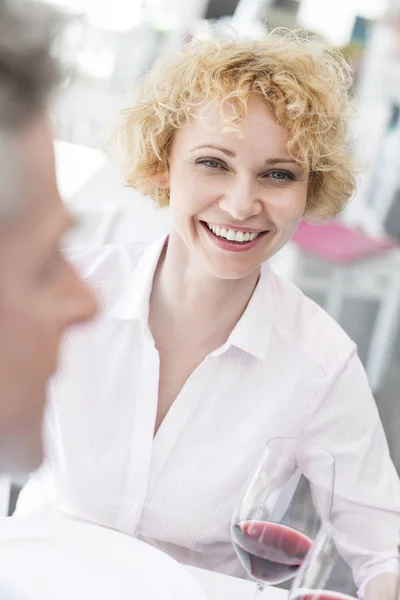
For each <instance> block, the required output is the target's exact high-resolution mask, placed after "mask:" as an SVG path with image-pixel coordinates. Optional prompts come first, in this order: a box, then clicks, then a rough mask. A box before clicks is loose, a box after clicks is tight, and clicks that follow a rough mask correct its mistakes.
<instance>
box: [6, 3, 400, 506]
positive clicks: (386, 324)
mask: <svg viewBox="0 0 400 600" xmlns="http://www.w3.org/2000/svg"><path fill="white" fill-rule="evenodd" d="M38 1H39V0H38ZM43 1H46V2H47V3H49V4H53V5H56V6H58V7H60V8H61V9H63V10H64V11H65V13H66V16H67V17H68V25H67V28H66V35H65V36H64V37H63V39H62V41H60V43H59V44H58V46H57V49H56V51H57V52H58V53H59V55H60V57H61V60H62V61H63V64H64V66H65V71H66V77H65V82H64V85H63V87H62V90H61V93H60V94H59V95H58V97H57V99H56V101H55V103H54V106H53V114H52V117H53V120H54V124H55V132H56V138H57V139H56V161H57V172H58V179H59V184H60V188H61V193H62V195H63V197H64V199H65V202H66V203H68V205H69V206H70V208H71V210H72V211H73V212H76V213H78V215H79V216H80V217H81V220H80V226H79V227H78V228H77V230H76V231H74V232H73V234H71V235H70V236H69V238H68V239H67V240H66V244H67V245H90V244H98V243H108V242H113V241H132V240H151V239H153V238H156V237H157V236H159V235H160V234H161V233H163V232H164V231H168V229H169V226H170V221H169V214H168V209H156V208H155V207H154V206H153V204H152V201H151V200H150V199H148V198H143V197H141V196H140V195H139V194H138V193H137V192H135V191H134V190H131V189H128V188H125V187H124V185H123V182H122V178H121V174H120V173H119V171H118V167H117V166H116V165H115V164H114V163H113V161H112V159H110V157H109V155H108V153H107V139H108V137H109V134H110V131H111V128H112V124H113V120H114V119H115V117H116V115H117V113H118V111H119V110H120V109H121V108H123V107H126V106H129V104H130V102H131V101H132V98H133V95H134V92H135V86H136V84H137V82H138V80H139V78H140V77H141V76H142V75H143V74H144V73H146V71H148V69H149V68H150V67H151V65H152V64H153V62H154V60H155V59H156V58H157V57H158V56H160V55H161V54H164V53H166V52H168V51H171V50H174V49H177V48H179V47H180V45H181V44H183V43H185V42H186V41H187V40H189V39H191V38H192V37H193V36H194V37H207V36H213V35H232V30H235V31H237V32H239V33H240V34H243V35H249V36H262V35H265V32H266V31H267V30H268V29H272V28H274V27H287V28H290V29H298V28H301V29H305V30H307V31H308V32H310V33H314V34H317V35H318V36H320V37H321V38H323V39H324V40H326V41H327V42H328V43H329V44H331V45H332V46H335V47H337V48H340V49H342V50H343V51H344V52H345V53H346V54H347V56H348V60H349V61H350V62H351V64H352V67H353V70H354V78H355V87H354V93H355V95H356V98H357V102H358V104H359V116H358V118H357V120H356V121H355V123H354V127H353V130H352V132H351V136H352V148H353V153H354V155H355V157H356V158H357V159H359V160H360V161H361V162H362V164H363V165H364V169H363V171H362V173H361V174H360V176H359V182H358V191H357V194H356V197H355V198H354V200H353V201H352V203H351V204H350V206H349V208H348V209H347V210H346V211H345V213H344V215H342V217H341V219H340V220H339V221H335V222H334V223H332V224H330V225H327V226H325V228H321V226H318V227H317V228H315V227H314V228H312V230H310V229H309V228H307V227H304V228H302V229H301V230H300V232H299V234H298V235H297V236H296V238H295V239H294V241H293V242H292V243H291V244H290V245H289V246H288V247H287V248H285V249H284V250H283V251H282V252H281V253H279V255H278V256H277V257H275V259H274V260H273V261H272V262H273V267H274V268H275V269H276V270H277V271H279V272H280V273H282V274H283V275H284V276H285V277H290V278H292V279H293V280H294V281H296V282H297V284H298V285H299V286H300V287H301V288H302V289H304V291H305V292H306V293H307V294H308V295H310V296H311V297H312V298H314V299H315V300H316V301H317V302H319V303H321V304H322V305H323V306H324V307H325V308H326V309H327V310H328V312H330V313H331V314H332V315H333V316H334V318H336V319H337V320H338V321H339V322H340V323H341V324H342V326H343V327H344V329H345V330H346V331H347V332H348V334H349V335H350V336H351V337H352V338H353V339H354V340H355V341H356V342H357V344H358V347H359V354H360V356H361V359H362V360H363V362H364V365H365V367H366V370H367V374H368V377H369V380H370V383H371V386H372V388H373V391H374V393H375V397H376V401H377V404H378V408H379V411H380V413H381V417H382V420H383V423H384V426H385V429H386V433H387V437H388V441H389V445H390V448H391V452H392V456H393V459H394V461H395V464H396V467H397V469H398V470H400V435H399V432H400V400H399V398H400V394H399V390H400V368H399V362H400V335H399V329H400V327H399V323H400V318H399V317H400V259H399V257H400V250H399V246H398V244H399V243H400V169H399V161H400V124H399V123H400V119H399V112H400V111H399V107H400V0H113V1H112V2H110V1H109V0H43ZM13 491H14V493H13V501H12V503H11V508H10V510H12V504H13V502H14V500H15V495H16V493H17V486H15V487H14V489H13Z"/></svg>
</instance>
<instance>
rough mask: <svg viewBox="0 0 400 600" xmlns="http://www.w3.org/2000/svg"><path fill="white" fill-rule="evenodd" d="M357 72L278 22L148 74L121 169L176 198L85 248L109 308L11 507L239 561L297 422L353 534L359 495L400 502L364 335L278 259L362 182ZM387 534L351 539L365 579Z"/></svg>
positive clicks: (367, 501)
mask: <svg viewBox="0 0 400 600" xmlns="http://www.w3.org/2000/svg"><path fill="white" fill-rule="evenodd" d="M349 87H350V76H349V70H348V67H347V65H346V63H345V61H344V60H343V58H342V57H341V56H340V54H338V53H336V52H334V51H332V50H330V49H328V48H326V47H324V46H321V45H320V44H317V43H314V42H312V41H307V40H302V39H300V38H298V37H296V36H294V35H289V36H286V37H280V36H279V35H276V34H271V35H270V36H268V37H267V38H266V39H264V40H257V41H254V40H253V41H249V40H242V39H240V38H238V39H236V40H234V41H231V42H229V41H220V40H213V41H207V42H193V43H191V44H189V45H187V46H185V47H184V48H182V50H181V51H180V52H179V53H177V54H176V55H174V56H173V57H171V58H166V59H165V60H163V61H161V62H160V63H159V64H158V65H156V66H155V68H154V70H153V71H152V72H151V73H150V74H149V75H148V76H147V77H146V78H145V79H144V80H143V82H142V85H141V86H140V88H139V91H138V97H137V99H136V102H135V103H134V105H133V106H132V107H130V108H127V109H126V110H125V111H123V113H122V115H121V118H120V124H119V125H120V126H119V129H118V132H117V135H116V142H117V146H118V148H119V152H120V155H121V159H122V164H123V167H124V171H125V177H126V182H127V184H128V185H131V186H134V187H137V188H138V189H140V190H141V191H142V192H143V193H146V194H151V195H152V196H153V198H154V199H155V200H156V201H157V202H158V203H159V204H169V205H170V208H171V215H172V231H171V233H170V235H169V236H168V237H167V238H163V239H161V240H158V241H157V242H156V243H154V244H153V245H150V246H149V247H143V245H138V244H135V243H132V244H128V245H114V246H112V247H108V248H100V249H94V250H90V251H87V252H86V253H85V252H84V253H81V254H79V255H78V256H77V257H76V263H77V266H78V267H79V269H80V270H81V271H82V273H84V274H85V275H86V277H87V278H88V279H89V280H90V281H91V282H92V283H93V284H94V285H95V286H96V289H97V291H98V293H99V296H100V300H101V306H102V314H101V316H100V318H99V319H97V320H96V321H95V322H94V323H93V325H89V326H87V327H85V328H84V329H83V328H76V329H75V330H74V332H73V333H72V334H71V336H70V337H69V339H68V341H67V344H66V346H65V350H64V357H63V358H64V363H63V365H64V366H63V369H62V371H61V372H60V374H59V375H58V376H57V377H56V379H55V380H54V381H53V383H52V386H51V391H50V392H51V396H52V400H53V402H52V406H51V410H50V412H49V414H48V418H47V427H46V431H47V442H48V444H47V447H48V453H49V455H48V461H47V463H46V464H45V465H44V466H43V468H42V469H41V471H40V472H39V473H38V474H36V475H35V476H33V477H32V479H31V481H30V482H29V483H28V485H27V487H26V489H25V490H24V491H23V492H22V494H21V497H20V501H19V506H18V511H17V513H19V514H24V513H25V514H27V513H29V512H31V511H32V510H34V508H43V507H46V506H47V507H51V508H52V509H58V510H60V511H65V512H67V513H68V514H72V515H75V516H77V517H79V518H82V519H86V520H89V521H94V522H98V523H100V524H102V525H105V526H109V527H111V528H114V529H118V530H121V531H124V532H126V533H128V534H131V535H135V536H137V537H139V538H141V539H143V540H146V541H148V542H150V543H151V544H154V545H155V546H157V547H160V548H162V549H163V550H165V551H166V552H168V553H170V554H171V555H172V556H174V557H175V558H177V559H178V560H181V561H183V562H187V563H191V564H195V565H197V566H200V567H204V568H209V569H214V570H219V571H222V572H226V573H230V574H236V575H244V572H243V569H242V567H241V565H240V563H239V561H238V559H237V557H236V555H235V552H234V550H233V548H232V546H231V543H230V539H229V523H230V517H231V514H232V513H233V510H234V508H235V507H236V505H237V504H238V502H239V498H241V496H242V494H243V489H244V487H245V485H246V482H247V480H248V477H249V475H250V472H251V470H252V469H253V468H254V467H255V465H256V463H257V462H258V461H259V460H260V458H261V456H262V454H263V452H264V448H265V444H266V442H267V440H268V439H269V438H272V437H277V436H287V437H299V438H300V441H301V440H308V441H310V442H313V444H315V445H316V446H322V447H324V448H326V449H327V450H328V451H329V452H330V453H331V454H332V455H333V456H334V458H335V461H336V488H335V489H336V498H335V501H334V507H335V515H334V518H335V522H336V523H337V524H338V527H339V526H340V527H344V528H345V529H347V530H348V531H352V532H353V531H354V540H353V541H354V546H355V547H361V548H362V547H364V542H365V538H364V535H365V533H366V532H367V531H368V532H371V529H372V528H373V527H375V524H376V523H378V522H379V519H373V518H371V520H370V521H369V520H368V519H367V521H368V522H366V523H365V526H364V527H361V528H360V529H359V530H357V531H355V530H354V529H352V528H351V523H352V516H351V515H352V513H353V512H354V511H358V509H359V507H362V509H363V514H364V515H366V514H368V513H370V514H371V515H374V514H375V513H376V512H377V511H378V512H379V511H381V510H384V511H387V514H388V515H390V518H392V519H393V520H394V521H395V520H398V519H399V506H400V485H399V481H398V478H397V476H396V474H395V471H394V468H393V465H392V463H391V461H390V457H389V453H388V448H387V444H386V440H385V437H384V433H383V429H382V425H381V423H380V421H379V416H378V412H377V409H376V406H375V403H374V400H373V398H372V395H371V392H370V390H369V387H368V382H367V379H366V376H365V373H364V371H363V368H362V366H361V363H360V361H359V359H358V357H357V353H356V347H355V344H354V343H353V342H352V341H351V340H350V339H349V338H348V337H347V336H346V334H345V333H344V332H343V331H342V330H341V329H340V327H339V326H338V325H337V324H336V323H335V322H333V321H332V320H331V319H330V317H329V316H328V315H327V314H326V313H324V311H323V310H322V309H321V308H319V307H318V306H316V305H315V304H314V303H313V302H311V301H310V300H309V299H308V298H306V297H305V296H304V295H303V294H302V293H301V292H300V290H298V289H297V288H296V287H294V286H293V285H291V284H290V283H288V282H286V281H284V280H282V279H280V278H278V277H277V276H275V275H274V274H273V273H272V272H271V271H270V269H269V267H268V259H269V258H270V257H271V256H273V255H274V254H275V253H276V252H277V251H278V250H279V249H280V248H281V247H282V246H284V245H285V244H286V243H287V242H288V241H289V240H290V238H291V237H292V235H293V234H294V232H295V231H296V228H297V226H298V224H299V222H300V220H301V219H302V218H303V216H304V215H306V217H307V218H317V217H319V218H322V217H332V216H334V215H336V214H337V213H338V212H339V211H340V209H341V208H342V207H343V206H344V205H345V204H346V202H347V201H348V199H349V197H350V196H351V194H352V191H353V187H354V177H353V171H352V167H351V159H350V156H349V148H348V139H347V124H348V119H349V117H350V115H351V113H352V110H353V109H352V105H351V103H350V102H349V99H348V93H349ZM82 456H85V461H83V460H82ZM299 460H301V459H300V457H299ZM304 463H305V461H304V460H303V464H302V466H303V467H304V469H305V470H306V469H307V468H308V469H310V466H309V465H307V464H304ZM306 472H307V471H306ZM388 518H389V517H388ZM398 529H399V527H398V526H397V525H396V524H395V525H394V528H393V531H396V530H398ZM373 533H374V534H376V536H377V537H378V538H379V537H382V532H381V531H379V530H377V531H375V532H373ZM385 546H386V547H387V548H390V549H392V550H390V551H389V552H388V553H387V554H385V560H384V561H382V556H381V554H379V553H372V554H368V559H367V558H366V555H365V554H364V555H363V556H354V557H353V556H352V557H351V561H350V560H349V562H351V564H352V566H353V568H354V575H355V579H356V582H357V584H358V585H362V584H363V582H365V581H366V580H367V579H368V578H370V577H371V576H373V575H375V574H378V573H379V572H382V571H390V570H391V569H393V565H394V563H396V566H397V560H398V559H397V556H398V552H397V537H396V536H394V537H393V539H392V538H391V536H390V535H388V536H387V538H386V539H385Z"/></svg>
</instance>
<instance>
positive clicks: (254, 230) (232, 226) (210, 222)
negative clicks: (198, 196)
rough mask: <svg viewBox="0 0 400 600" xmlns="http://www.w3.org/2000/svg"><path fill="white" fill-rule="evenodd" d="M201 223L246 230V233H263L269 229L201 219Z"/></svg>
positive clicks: (234, 229)
mask: <svg viewBox="0 0 400 600" xmlns="http://www.w3.org/2000/svg"><path fill="white" fill-rule="evenodd" d="M201 222H202V223H204V224H205V225H207V224H210V225H214V226H215V227H220V228H221V229H222V228H224V227H225V229H232V230H233V231H243V232H244V233H246V232H248V233H265V232H266V231H269V229H253V228H252V227H243V226H240V225H224V224H222V225H220V224H219V223H214V222H213V221H201Z"/></svg>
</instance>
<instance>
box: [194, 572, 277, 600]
mask: <svg viewBox="0 0 400 600" xmlns="http://www.w3.org/2000/svg"><path fill="white" fill-rule="evenodd" d="M186 568H187V569H188V571H189V573H190V574H191V575H192V576H193V577H194V578H195V579H196V580H197V583H198V584H199V585H200V587H201V588H202V590H203V591H204V594H205V596H206V598H207V600H253V598H254V594H255V593H256V586H255V584H254V583H252V582H251V581H246V580H244V579H237V578H236V577H229V576H228V575H222V574H221V573H215V572H213V571H204V570H203V569H198V568H196V567H186ZM262 598H263V600H264V598H265V600H285V599H287V592H286V591H285V590H281V589H279V588H276V587H273V586H268V587H267V588H265V591H264V594H263V595H262Z"/></svg>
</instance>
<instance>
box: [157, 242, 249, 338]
mask: <svg viewBox="0 0 400 600" xmlns="http://www.w3.org/2000/svg"><path fill="white" fill-rule="evenodd" d="M258 277H259V271H257V272H254V273H251V274H250V275H249V276H247V277H245V278H242V279H236V280H223V279H220V278H217V277H215V276H214V275H212V274H211V273H209V272H207V271H206V269H205V268H204V267H202V265H201V264H199V261H198V260H196V259H195V260H193V257H192V256H190V252H189V251H188V250H187V248H186V246H185V245H184V244H183V242H182V241H181V240H180V238H178V236H177V234H171V236H170V239H169V241H168V245H167V247H166V248H165V249H164V251H163V254H162V255H161V258H160V261H159V264H158V267H157V270H156V274H155V277H154V284H153V291H152V295H151V300H150V326H151V325H152V323H153V324H154V326H155V327H156V328H157V323H158V324H159V328H161V327H162V328H163V329H164V331H165V332H166V330H167V329H168V330H170V331H173V332H174V333H176V335H177V336H179V335H184V334H185V332H186V333H187V332H188V331H190V333H191V336H192V337H194V338H197V339H199V338H201V337H202V334H203V335H204V337H210V336H212V337H213V338H214V337H215V338H216V339H218V340H220V341H221V343H222V341H223V338H227V337H229V334H230V333H231V331H232V329H233V328H234V327H235V325H236V323H237V322H238V320H239V319H240V317H241V315H242V314H243V312H244V310H245V308H246V306H247V304H248V302H249V300H250V298H251V296H252V294H253V291H254V289H255V287H256V285H257V281H258ZM188 328H190V329H188ZM153 333H154V332H153Z"/></svg>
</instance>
